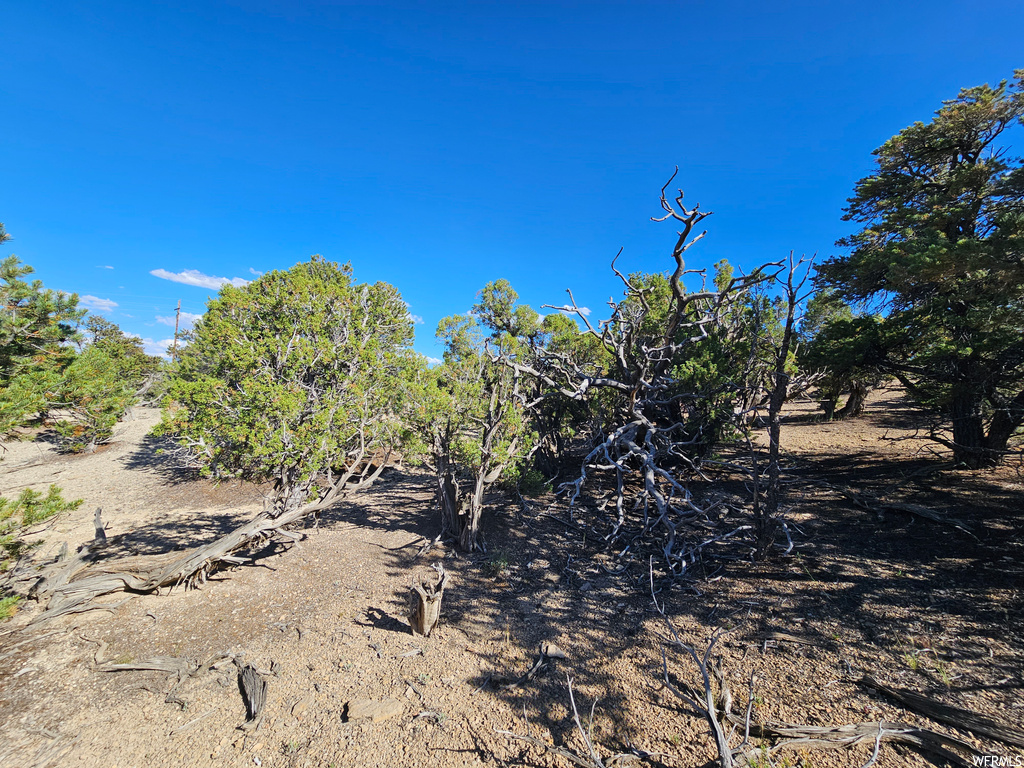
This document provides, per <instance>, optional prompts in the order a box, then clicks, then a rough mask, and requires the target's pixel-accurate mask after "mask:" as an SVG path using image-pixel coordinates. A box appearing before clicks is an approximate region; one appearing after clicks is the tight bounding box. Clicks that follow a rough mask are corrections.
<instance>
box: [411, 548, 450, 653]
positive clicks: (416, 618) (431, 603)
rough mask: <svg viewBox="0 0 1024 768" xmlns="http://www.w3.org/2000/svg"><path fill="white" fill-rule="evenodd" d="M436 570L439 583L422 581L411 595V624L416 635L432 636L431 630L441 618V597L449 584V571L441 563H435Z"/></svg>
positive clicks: (414, 587) (413, 589)
mask: <svg viewBox="0 0 1024 768" xmlns="http://www.w3.org/2000/svg"><path fill="white" fill-rule="evenodd" d="M434 570H436V571H437V574H438V581H437V583H436V584H431V583H429V582H426V581H422V582H420V583H418V584H416V585H414V586H413V588H412V594H411V595H410V597H409V626H410V627H412V633H413V634H414V635H423V636H424V637H430V632H431V630H433V629H434V627H435V626H437V622H438V619H440V618H441V598H442V597H444V588H445V587H446V586H447V585H448V572H447V571H445V569H444V566H443V565H441V564H440V563H435V564H434Z"/></svg>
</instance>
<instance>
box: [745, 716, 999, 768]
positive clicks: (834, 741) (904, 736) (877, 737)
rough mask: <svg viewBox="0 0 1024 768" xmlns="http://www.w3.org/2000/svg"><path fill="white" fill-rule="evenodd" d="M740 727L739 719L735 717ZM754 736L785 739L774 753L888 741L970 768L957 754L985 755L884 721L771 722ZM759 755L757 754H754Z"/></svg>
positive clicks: (960, 743)
mask: <svg viewBox="0 0 1024 768" xmlns="http://www.w3.org/2000/svg"><path fill="white" fill-rule="evenodd" d="M731 719H732V721H733V722H734V723H737V724H738V721H739V719H738V718H731ZM750 735H752V736H755V737H757V738H762V739H763V738H776V739H783V741H781V742H780V743H779V744H776V745H775V746H774V747H772V748H771V751H772V752H775V751H778V750H781V749H798V748H801V749H849V748H850V747H854V746H856V745H858V744H865V743H867V744H871V743H874V744H876V746H877V745H878V744H881V743H884V742H894V743H897V744H906V745H908V746H911V747H914V748H916V749H919V750H923V751H925V752H930V753H931V754H933V755H937V756H939V757H941V758H942V759H944V760H946V761H948V762H949V763H951V764H952V765H956V766H963V768H968V766H971V763H970V762H969V761H968V760H966V759H965V758H964V757H962V756H961V755H959V754H958V753H957V752H954V751H953V749H958V750H961V751H963V752H966V753H968V754H970V755H980V754H981V753H980V752H979V751H978V750H976V749H975V748H974V747H973V746H971V745H970V744H968V743H967V742H965V741H961V740H960V739H957V738H954V737H952V736H947V735H945V734H942V733H938V732H936V731H930V730H928V729H927V728H919V727H917V726H914V725H908V724H907V723H893V722H887V721H885V720H881V721H878V722H865V723H850V724H848V725H837V726H833V727H828V726H815V725H794V724H791V723H768V724H763V725H751V726H750ZM750 754H751V755H754V756H756V755H757V754H758V752H757V751H753V752H751V753H750Z"/></svg>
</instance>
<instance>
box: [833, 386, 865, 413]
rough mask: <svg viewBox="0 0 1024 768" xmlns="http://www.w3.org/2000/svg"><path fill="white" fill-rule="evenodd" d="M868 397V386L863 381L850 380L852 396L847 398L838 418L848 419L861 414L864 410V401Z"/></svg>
mask: <svg viewBox="0 0 1024 768" xmlns="http://www.w3.org/2000/svg"><path fill="white" fill-rule="evenodd" d="M867 399H868V387H867V384H865V383H864V382H863V381H852V382H850V396H849V397H848V398H847V399H846V405H844V406H843V407H842V408H840V409H839V412H838V413H837V414H836V418H837V419H840V420H842V419H846V418H851V417H854V416H860V415H861V413H862V412H863V411H864V401H865V400H867Z"/></svg>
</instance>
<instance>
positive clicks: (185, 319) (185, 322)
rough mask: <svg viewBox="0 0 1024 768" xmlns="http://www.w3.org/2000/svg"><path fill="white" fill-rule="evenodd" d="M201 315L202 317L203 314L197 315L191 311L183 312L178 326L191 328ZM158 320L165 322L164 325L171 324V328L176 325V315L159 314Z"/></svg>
mask: <svg viewBox="0 0 1024 768" xmlns="http://www.w3.org/2000/svg"><path fill="white" fill-rule="evenodd" d="M200 317H202V315H195V314H193V313H191V312H182V313H181V318H180V321H179V323H178V327H180V328H190V327H191V326H193V325H195V324H196V320H198V319H199V318H200ZM156 321H157V322H158V323H163V324H164V325H169V326H171V328H173V327H174V315H171V316H169V317H164V316H163V315H157V316H156Z"/></svg>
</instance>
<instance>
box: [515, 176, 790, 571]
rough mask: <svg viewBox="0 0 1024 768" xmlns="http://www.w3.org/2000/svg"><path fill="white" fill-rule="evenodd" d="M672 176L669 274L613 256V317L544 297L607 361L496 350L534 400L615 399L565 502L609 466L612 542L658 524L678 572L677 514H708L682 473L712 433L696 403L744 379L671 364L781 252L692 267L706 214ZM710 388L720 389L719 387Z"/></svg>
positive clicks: (664, 201)
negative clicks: (717, 266) (625, 265)
mask: <svg viewBox="0 0 1024 768" xmlns="http://www.w3.org/2000/svg"><path fill="white" fill-rule="evenodd" d="M677 170H678V169H677ZM674 178H675V174H673V175H672V178H670V179H669V181H668V182H667V183H666V184H665V186H664V187H662V190H661V197H660V201H661V206H662V209H663V210H664V211H665V214H664V215H663V216H661V217H655V218H654V219H653V220H654V221H658V222H661V221H672V222H673V223H676V224H677V225H679V226H680V227H681V229H680V230H679V231H678V233H677V234H678V238H677V240H676V243H675V245H674V247H673V249H672V254H671V258H672V263H673V265H674V269H673V271H672V273H671V274H670V275H669V276H667V278H666V277H664V276H650V277H649V278H648V279H644V278H643V277H639V276H630V277H626V276H625V275H623V274H622V272H620V271H619V269H617V268H616V261H617V260H618V256H616V257H615V259H613V260H612V265H611V266H612V271H613V272H614V273H615V275H616V276H617V277H618V278H619V280H620V281H621V282H622V284H623V286H624V288H625V297H624V298H623V300H621V301H618V302H616V301H614V300H609V307H610V308H611V317H610V318H609V319H608V320H607V321H604V322H602V323H600V324H599V325H598V327H596V328H595V327H594V326H593V325H592V324H591V323H590V321H589V320H588V318H587V316H586V313H584V312H583V311H582V310H581V308H580V307H579V306H577V304H576V301H575V299H574V298H573V295H572V292H571V291H569V304H567V305H564V306H554V305H544V307H547V308H550V309H555V310H558V311H561V312H566V313H569V314H572V315H574V316H575V317H576V318H578V320H579V321H580V322H581V323H582V324H583V326H584V329H585V330H584V331H583V332H584V333H585V334H588V335H589V336H590V337H591V338H592V339H593V340H595V341H596V342H597V345H598V346H599V348H600V349H601V350H602V354H603V355H604V357H605V358H606V361H607V362H604V361H602V362H601V363H599V364H597V363H594V364H588V363H586V362H580V361H579V360H577V359H574V358H573V357H572V356H571V355H568V354H565V353H563V352H559V351H557V350H552V349H549V348H545V347H544V346H542V345H541V344H539V343H536V342H535V341H533V340H531V341H530V354H529V355H523V354H519V355H516V356H510V355H496V356H495V359H500V360H501V361H502V362H503V363H504V364H505V365H507V366H508V367H510V368H511V369H512V370H513V371H514V372H515V374H516V375H517V376H523V377H530V378H533V379H535V380H537V381H540V382H541V383H542V384H543V385H544V393H543V394H541V395H540V396H539V397H538V398H536V399H534V400H533V401H531V402H525V404H526V405H527V407H535V406H536V405H537V404H538V403H539V402H541V401H542V400H543V399H545V398H548V397H556V396H560V397H564V398H567V399H568V400H570V401H587V400H588V399H591V398H593V397H594V396H595V395H596V394H597V393H603V394H604V395H605V396H606V397H605V402H606V403H607V402H609V401H610V402H612V403H613V404H614V405H613V406H612V410H613V411H614V413H613V414H612V416H611V417H610V418H609V419H607V420H606V421H605V423H604V424H603V425H602V426H601V428H600V430H599V431H598V433H597V434H596V435H595V439H594V443H593V447H592V449H591V450H590V451H589V452H588V453H587V455H586V456H585V458H584V459H583V462H582V467H581V470H580V473H579V475H578V476H577V477H576V479H575V480H573V481H571V482H568V483H566V484H564V485H563V486H562V487H561V490H562V491H563V492H565V493H566V494H567V495H568V499H569V505H570V514H573V512H574V509H575V508H576V506H577V504H578V502H579V500H580V496H581V493H582V491H583V488H584V486H585V485H586V484H587V483H588V482H589V481H590V480H591V479H592V477H593V475H594V474H595V473H608V474H609V475H610V476H612V477H614V482H615V489H614V491H613V497H614V505H613V506H612V507H611V509H613V510H614V511H613V512H611V515H610V517H609V518H605V520H604V525H603V530H602V533H603V535H604V538H605V540H606V541H607V542H608V544H609V546H618V547H620V548H621V552H620V554H622V553H624V552H626V551H628V550H629V549H630V548H631V547H633V546H634V544H635V542H637V541H638V540H641V539H645V538H647V537H648V536H650V535H657V536H658V540H659V547H660V549H661V551H662V553H663V559H664V563H665V564H666V566H667V568H668V570H669V571H670V572H671V573H675V574H679V573H682V572H683V571H684V570H685V569H686V568H687V567H688V565H689V564H690V563H692V562H693V560H694V558H695V557H696V555H697V552H698V551H699V547H700V545H694V544H693V542H692V541H687V537H686V536H683V535H681V531H680V526H681V525H684V524H686V523H687V522H688V521H692V520H694V519H696V518H697V517H698V516H700V515H701V514H702V510H701V509H700V508H699V507H698V506H697V505H696V503H695V502H694V499H693V498H692V496H691V494H690V492H689V491H688V490H687V488H686V486H685V478H686V477H687V475H688V473H691V472H693V471H694V470H695V469H696V468H697V467H696V464H697V461H698V459H699V456H700V453H701V451H702V450H704V451H706V450H707V446H708V443H712V444H713V442H714V435H713V434H711V433H712V432H713V425H711V424H709V423H706V422H705V421H703V420H702V418H703V417H702V415H701V411H700V408H701V405H702V402H703V401H704V398H706V397H708V396H709V395H711V394H717V395H719V396H721V395H722V394H723V391H724V393H725V396H726V397H729V396H731V395H734V394H736V395H738V390H739V387H738V385H737V384H735V383H734V382H729V381H726V380H723V381H717V382H714V383H711V384H709V385H707V387H694V386H692V385H691V384H689V383H688V382H686V381H684V380H682V379H681V378H680V376H679V375H678V374H677V373H676V372H675V367H676V366H677V365H678V364H679V363H680V361H684V360H685V359H687V356H688V355H689V354H691V353H692V352H693V351H695V350H696V349H698V347H699V345H701V344H704V343H706V342H707V341H708V340H709V339H710V338H711V337H712V336H713V335H714V334H718V333H719V332H720V331H721V329H722V324H723V322H724V318H725V315H726V314H727V312H726V310H727V309H728V308H729V307H730V306H731V305H733V304H734V303H735V302H737V301H739V300H740V299H741V298H742V297H743V295H744V293H745V292H746V291H748V290H749V289H750V288H751V287H752V286H754V285H756V284H758V283H761V282H764V281H766V280H770V279H772V278H773V277H774V274H775V273H776V272H777V271H779V270H781V268H782V264H781V262H780V263H775V264H769V265H765V266H763V267H760V268H758V269H757V270H754V271H753V272H752V273H751V274H749V275H742V274H741V275H740V276H738V277H730V278H729V279H728V280H726V281H724V282H723V284H721V285H718V286H715V288H714V289H711V288H709V287H708V285H707V275H706V272H705V271H702V270H692V269H687V268H686V263H685V259H684V256H685V254H686V252H687V251H688V250H689V249H690V248H691V247H693V245H695V244H696V243H697V242H699V241H700V240H701V239H702V238H703V237H704V235H705V234H706V232H700V233H699V234H695V228H696V227H697V226H698V225H699V224H700V223H701V222H702V221H703V220H704V219H705V218H707V217H708V216H709V215H711V214H710V212H705V211H701V210H699V206H694V207H693V208H686V207H685V206H684V205H683V202H682V201H683V193H682V191H679V193H678V195H677V196H676V197H675V198H674V199H670V198H669V197H668V196H667V194H666V189H667V188H668V186H669V184H671V183H672V180H673V179H674ZM620 254H621V251H620ZM687 278H688V279H690V280H691V281H694V280H696V281H699V283H700V289H699V290H696V291H692V292H691V291H689V290H688V289H687V287H686V286H685V285H684V280H685V279H687ZM666 285H667V291H666V290H664V288H665V287H666ZM666 293H667V296H665V294H666ZM714 388H718V389H717V391H716V392H714V393H712V392H711V391H710V390H711V389H714ZM695 457H696V458H695Z"/></svg>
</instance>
